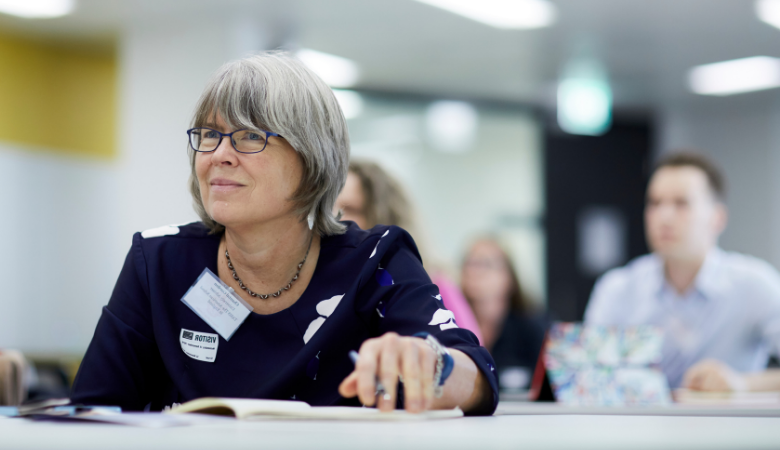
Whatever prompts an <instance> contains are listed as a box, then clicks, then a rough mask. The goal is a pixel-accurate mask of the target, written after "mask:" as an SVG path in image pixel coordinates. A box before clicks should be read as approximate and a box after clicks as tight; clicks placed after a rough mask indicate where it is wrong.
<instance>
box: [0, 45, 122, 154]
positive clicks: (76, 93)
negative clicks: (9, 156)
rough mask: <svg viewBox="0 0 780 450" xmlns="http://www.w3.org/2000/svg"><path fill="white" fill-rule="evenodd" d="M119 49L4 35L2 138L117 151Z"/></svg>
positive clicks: (74, 150)
mask: <svg viewBox="0 0 780 450" xmlns="http://www.w3.org/2000/svg"><path fill="white" fill-rule="evenodd" d="M116 80H117V68H116V56H115V55H114V54H110V55H105V54H94V53H90V52H85V51H81V50H79V49H74V48H61V47H58V46H55V45H51V44H42V43H38V42H32V41H27V40H24V39H21V38H16V37H10V36H4V35H0V141H6V142H12V143H17V144H22V145H23V146H24V147H27V148H42V149H46V150H49V151H55V152H57V153H64V154H77V155H86V156H94V157H98V158H111V157H113V156H114V155H115V154H116V129H117V124H116V120H117V115H116V110H117V81H116Z"/></svg>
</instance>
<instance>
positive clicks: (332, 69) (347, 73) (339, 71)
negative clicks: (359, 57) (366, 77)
mask: <svg viewBox="0 0 780 450" xmlns="http://www.w3.org/2000/svg"><path fill="white" fill-rule="evenodd" d="M295 56H297V57H298V59H300V60H301V61H303V63H304V64H306V65H307V66H309V68H310V69H311V70H313V71H314V73H316V74H317V75H319V77H320V78H322V80H323V81H325V82H326V83H327V84H328V85H329V86H331V87H343V88H346V87H352V86H354V85H355V84H356V83H357V81H358V78H359V76H360V70H359V69H358V66H357V64H355V62H354V61H351V60H349V59H347V58H342V57H341V56H336V55H331V54H329V53H323V52H318V51H316V50H311V49H306V48H303V49H300V50H298V51H297V52H296V53H295Z"/></svg>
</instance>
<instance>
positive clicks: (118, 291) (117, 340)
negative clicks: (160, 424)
mask: <svg viewBox="0 0 780 450" xmlns="http://www.w3.org/2000/svg"><path fill="white" fill-rule="evenodd" d="M141 240H142V237H141V235H140V234H139V233H136V234H135V236H133V245H132V247H131V249H130V252H129V253H128V255H127V258H126V259H125V264H124V267H123V268H122V271H121V273H120V274H119V279H118V280H117V283H116V286H115V287H114V292H113V293H112V295H111V300H110V301H109V302H108V305H107V306H105V307H103V313H102V315H101V317H100V320H99V321H98V324H97V328H96V329H95V334H94V336H93V337H92V342H91V343H90V345H89V348H88V349H87V353H86V355H85V356H84V360H83V361H82V363H81V367H80V368H79V371H78V374H77V375H76V379H75V382H74V384H73V388H72V391H71V402H72V403H73V404H87V405H115V406H121V407H122V408H123V409H124V410H131V411H132V410H135V411H137V410H143V409H144V408H145V406H146V405H147V404H148V403H149V402H150V399H152V398H155V397H157V396H156V395H155V394H154V391H155V386H156V384H157V383H156V381H157V378H159V377H160V375H161V374H165V373H166V371H165V370H164V369H163V366H162V360H161V358H160V354H159V351H158V349H157V346H156V345H155V341H154V333H153V331H152V320H151V308H150V304H149V291H148V283H146V280H147V278H146V264H145V262H144V255H143V250H142V248H141Z"/></svg>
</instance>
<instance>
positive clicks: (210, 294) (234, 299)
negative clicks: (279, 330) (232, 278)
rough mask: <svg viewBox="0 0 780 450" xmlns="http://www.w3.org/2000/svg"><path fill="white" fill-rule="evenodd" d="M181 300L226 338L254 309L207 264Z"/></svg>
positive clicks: (231, 334) (227, 338)
mask: <svg viewBox="0 0 780 450" xmlns="http://www.w3.org/2000/svg"><path fill="white" fill-rule="evenodd" d="M181 301H183V302H184V304H185V305H187V306H189V307H190V309H191V310H192V311H194V312H195V314H197V315H198V316H199V317H200V318H201V319H203V321H204V322H206V323H207V324H209V326H210V327H211V328H213V329H214V331H216V332H217V333H219V335H220V336H222V337H223V338H224V339H225V340H226V341H229V340H230V337H231V336H233V333H235V332H236V330H237V329H238V327H239V326H240V325H241V324H242V323H243V322H244V320H246V318H247V316H248V315H249V313H250V312H252V309H254V308H252V307H251V306H250V305H249V303H247V302H245V301H244V300H243V299H242V298H241V297H239V296H238V294H236V292H235V291H234V290H233V288H231V287H230V286H228V285H227V284H225V283H224V282H222V280H220V279H219V277H218V276H216V275H214V272H212V271H210V270H209V269H208V267H207V268H205V269H203V273H201V274H200V276H199V277H198V279H197V280H196V281H195V284H193V285H192V286H191V287H190V289H189V290H188V291H187V293H186V294H184V297H182V298H181ZM215 351H216V350H215Z"/></svg>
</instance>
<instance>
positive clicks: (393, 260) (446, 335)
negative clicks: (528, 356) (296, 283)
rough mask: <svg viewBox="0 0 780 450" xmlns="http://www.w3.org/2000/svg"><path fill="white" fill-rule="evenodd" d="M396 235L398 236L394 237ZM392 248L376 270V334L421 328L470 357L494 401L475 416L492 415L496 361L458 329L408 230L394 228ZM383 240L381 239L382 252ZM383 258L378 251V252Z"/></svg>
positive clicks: (412, 331) (471, 336)
mask: <svg viewBox="0 0 780 450" xmlns="http://www.w3.org/2000/svg"><path fill="white" fill-rule="evenodd" d="M393 235H395V236H393ZM384 239H387V241H388V242H387V244H384V245H387V249H386V251H385V252H383V254H382V256H381V260H380V262H379V264H378V267H377V268H376V272H375V273H374V280H372V281H370V282H371V283H373V282H376V284H378V285H379V286H377V288H376V289H377V291H376V293H377V295H378V296H379V301H378V303H373V302H372V304H376V305H377V307H376V311H375V314H377V315H378V316H379V320H378V321H377V322H375V323H377V324H378V325H377V327H378V329H377V330H376V332H375V334H376V335H377V336H381V335H382V334H384V333H386V332H388V331H393V332H396V333H398V334H400V335H405V336H410V335H413V334H415V333H419V332H421V331H425V332H428V333H430V334H432V335H434V336H435V337H436V338H437V339H438V340H439V342H441V343H442V345H444V346H446V347H449V348H454V349H457V350H460V351H462V352H463V353H465V354H466V355H468V356H469V357H470V358H471V359H472V360H473V361H474V363H475V364H476V365H477V367H478V368H479V370H480V371H481V372H482V373H483V374H484V375H485V379H486V380H487V381H488V383H489V384H490V389H491V393H492V398H491V399H490V400H491V401H485V402H483V405H484V407H483V409H481V410H479V411H472V412H471V413H470V414H475V415H490V414H493V412H495V409H496V407H497V406H498V380H497V377H496V372H495V363H494V361H493V358H492V357H491V356H490V353H489V352H488V351H487V350H486V349H485V348H483V347H481V346H480V345H479V341H478V340H477V337H476V336H475V335H474V333H472V332H471V331H468V330H466V329H464V328H459V327H458V325H457V323H456V322H455V317H454V315H453V314H452V312H451V311H449V310H448V309H447V308H446V307H445V306H444V303H443V302H442V298H441V295H440V294H439V289H438V288H437V287H436V285H435V284H432V283H431V280H430V278H429V277H428V274H427V273H426V272H425V269H423V266H422V262H421V260H420V256H419V254H418V253H417V250H416V246H415V244H414V242H413V241H412V238H411V237H410V236H409V234H408V233H406V232H405V231H403V230H402V229H400V228H397V227H391V228H390V233H389V235H387V236H386V237H385V238H384ZM382 244H383V243H382V242H381V241H380V242H379V243H377V248H378V249H379V250H380V251H381V246H383V245H382ZM377 256H379V254H377Z"/></svg>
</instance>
